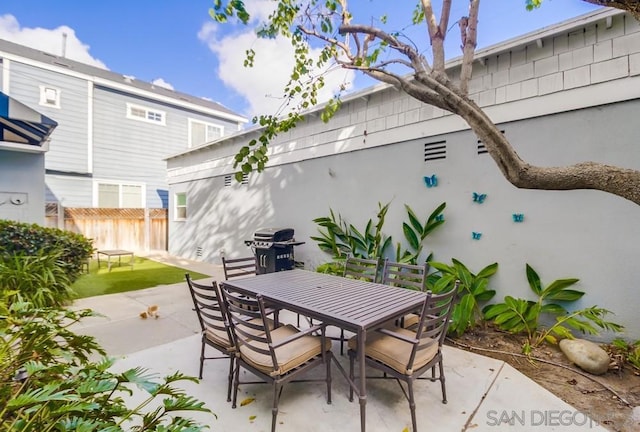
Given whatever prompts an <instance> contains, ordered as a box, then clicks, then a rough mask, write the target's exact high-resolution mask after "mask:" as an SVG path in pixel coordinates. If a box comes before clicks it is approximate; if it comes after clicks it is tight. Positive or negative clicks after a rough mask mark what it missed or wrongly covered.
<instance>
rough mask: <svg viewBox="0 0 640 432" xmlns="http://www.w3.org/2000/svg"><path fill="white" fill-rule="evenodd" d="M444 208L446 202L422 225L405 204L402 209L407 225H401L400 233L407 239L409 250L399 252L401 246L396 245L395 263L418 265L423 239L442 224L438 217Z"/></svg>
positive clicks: (404, 223) (441, 219) (442, 220)
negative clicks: (404, 212) (405, 215)
mask: <svg viewBox="0 0 640 432" xmlns="http://www.w3.org/2000/svg"><path fill="white" fill-rule="evenodd" d="M446 206H447V203H446V202H443V203H442V204H440V205H439V206H438V207H436V209H435V210H433V211H432V212H431V214H430V215H429V217H427V220H425V221H424V223H422V222H420V220H419V219H418V217H417V216H416V214H415V212H414V211H413V210H412V209H411V207H409V206H408V205H406V204H405V206H404V207H405V209H406V210H407V216H408V217H409V223H406V222H403V223H402V231H403V232H404V237H405V238H406V239H407V243H408V244H409V247H410V248H411V250H406V249H405V250H404V251H402V252H401V245H400V243H398V245H397V247H396V261H398V262H401V263H408V264H417V263H418V257H419V256H420V253H421V252H422V246H423V242H424V239H425V238H427V236H428V235H429V234H431V233H432V232H433V231H434V230H435V229H436V228H438V227H439V226H440V225H442V224H443V223H444V219H443V218H441V217H439V216H440V215H441V214H442V211H443V210H444V209H445V207H446Z"/></svg>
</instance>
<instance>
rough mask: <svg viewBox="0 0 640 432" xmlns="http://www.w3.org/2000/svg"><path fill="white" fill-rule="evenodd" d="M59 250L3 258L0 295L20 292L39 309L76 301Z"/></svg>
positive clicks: (0, 255)
mask: <svg viewBox="0 0 640 432" xmlns="http://www.w3.org/2000/svg"><path fill="white" fill-rule="evenodd" d="M62 255H63V252H62V251H61V250H59V249H49V250H48V251H45V250H42V249H40V250H37V251H35V252H34V253H33V255H27V254H26V253H25V252H23V251H21V252H17V253H13V254H8V253H4V254H0V291H7V292H9V291H16V292H19V293H20V295H21V296H22V297H23V298H24V299H26V300H27V301H29V302H31V303H33V304H34V305H35V306H37V307H44V306H61V305H64V304H66V303H68V302H69V301H70V300H71V299H72V298H73V297H74V291H73V290H72V289H71V281H70V278H69V274H68V273H67V271H66V270H65V263H64V262H63V261H62Z"/></svg>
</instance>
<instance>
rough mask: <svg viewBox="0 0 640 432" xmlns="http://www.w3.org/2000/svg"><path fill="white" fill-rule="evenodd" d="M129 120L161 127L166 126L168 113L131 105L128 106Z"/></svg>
mask: <svg viewBox="0 0 640 432" xmlns="http://www.w3.org/2000/svg"><path fill="white" fill-rule="evenodd" d="M127 118H130V119H134V120H140V121H146V122H149V123H156V124H161V125H164V124H166V113H165V112H164V111H160V110H157V109H153V108H147V107H143V106H140V105H133V104H129V103H128V104H127Z"/></svg>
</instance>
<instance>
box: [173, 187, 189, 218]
mask: <svg viewBox="0 0 640 432" xmlns="http://www.w3.org/2000/svg"><path fill="white" fill-rule="evenodd" d="M175 198H176V200H175V203H176V206H175V217H174V219H175V220H185V219H186V218H187V194H186V193H185V192H178V193H177V194H176V196H175Z"/></svg>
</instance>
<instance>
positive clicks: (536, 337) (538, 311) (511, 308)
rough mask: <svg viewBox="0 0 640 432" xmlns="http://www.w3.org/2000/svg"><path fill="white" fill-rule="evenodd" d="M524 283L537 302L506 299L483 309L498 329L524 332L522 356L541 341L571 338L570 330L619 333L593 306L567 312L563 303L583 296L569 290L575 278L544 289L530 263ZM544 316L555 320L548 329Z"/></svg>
mask: <svg viewBox="0 0 640 432" xmlns="http://www.w3.org/2000/svg"><path fill="white" fill-rule="evenodd" d="M526 273H527V281H528V282H529V287H530V288H531V291H532V292H533V293H534V294H535V295H536V296H537V297H538V298H537V300H536V301H533V300H527V299H522V298H514V297H512V296H505V298H504V302H502V303H497V304H492V305H488V306H486V307H485V308H484V310H483V313H484V318H485V319H487V320H489V321H493V322H494V323H495V324H496V325H497V326H498V327H499V328H500V329H502V330H505V331H508V332H510V333H524V334H525V335H526V340H525V342H524V344H523V346H522V351H523V353H525V354H530V353H531V350H532V349H533V348H535V347H537V346H539V345H540V344H541V343H543V342H549V343H551V344H554V345H555V344H557V343H558V341H559V339H566V338H569V339H573V337H574V335H573V333H572V331H579V332H581V333H583V334H589V335H597V334H598V328H599V329H602V330H609V331H614V332H620V331H622V329H623V327H622V326H621V325H619V324H616V323H613V322H610V321H606V320H605V319H604V317H605V316H606V315H607V314H609V313H610V312H609V311H608V310H606V309H603V308H599V307H596V306H592V307H587V308H583V309H578V310H572V311H568V310H567V309H566V308H565V307H564V304H567V303H573V302H575V301H577V300H579V299H581V298H582V296H584V294H585V293H584V292H583V291H578V290H575V289H570V288H569V287H571V286H572V285H574V284H575V283H576V282H578V279H576V278H568V279H557V280H555V281H553V282H551V283H550V284H549V285H548V286H547V287H544V286H543V284H542V282H541V281H540V276H538V273H537V272H536V271H535V270H534V269H533V267H531V266H530V265H529V264H527V265H526ZM545 315H547V316H551V317H553V318H554V322H552V323H551V324H550V325H548V326H543V325H542V323H541V318H543V317H544V316H545Z"/></svg>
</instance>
